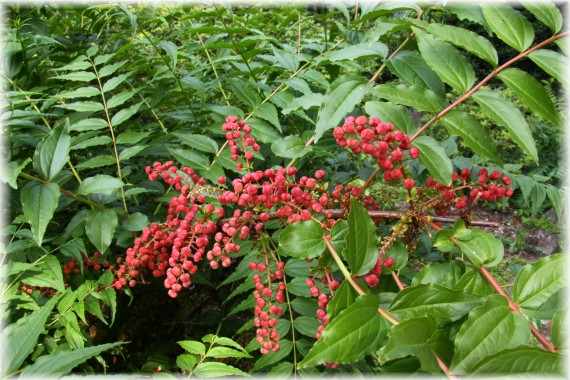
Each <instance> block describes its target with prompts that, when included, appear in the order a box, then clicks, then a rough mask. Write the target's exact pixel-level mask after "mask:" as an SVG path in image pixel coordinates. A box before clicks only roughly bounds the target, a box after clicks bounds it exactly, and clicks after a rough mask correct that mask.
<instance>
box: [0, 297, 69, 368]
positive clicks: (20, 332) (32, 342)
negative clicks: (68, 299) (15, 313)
mask: <svg viewBox="0 0 570 380" xmlns="http://www.w3.org/2000/svg"><path fill="white" fill-rule="evenodd" d="M58 301H59V296H58V295H56V296H55V297H52V298H51V299H50V300H49V301H48V302H47V303H46V304H45V305H43V306H42V307H40V308H39V309H38V310H36V311H34V312H33V313H31V314H28V315H26V316H24V317H22V318H20V319H18V320H17V321H16V322H14V323H12V324H10V325H8V326H6V327H4V328H3V329H2V333H1V334H0V337H1V338H2V339H1V340H2V342H4V343H5V344H4V348H3V349H2V359H1V360H2V373H3V374H4V375H5V376H7V375H10V374H13V373H14V372H16V371H17V370H18V369H19V368H20V366H21V365H22V363H24V360H26V357H27V356H28V354H30V352H32V350H33V349H34V347H35V346H36V343H37V341H38V337H39V336H40V334H41V333H42V331H44V328H45V324H46V322H47V319H48V317H49V315H50V313H51V311H52V309H53V308H54V306H55V305H56V304H57V302H58Z"/></svg>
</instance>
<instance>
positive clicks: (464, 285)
mask: <svg viewBox="0 0 570 380" xmlns="http://www.w3.org/2000/svg"><path fill="white" fill-rule="evenodd" d="M452 289H453V290H458V291H462V292H466V293H471V294H475V295H476V296H482V297H485V296H488V295H490V294H495V289H493V287H492V286H491V285H490V284H489V281H487V280H486V279H485V277H483V275H482V274H481V273H479V271H478V270H475V269H471V270H469V271H467V272H466V273H465V274H464V275H463V276H462V277H461V279H460V280H459V282H458V283H457V284H455V285H454V286H453V288H452Z"/></svg>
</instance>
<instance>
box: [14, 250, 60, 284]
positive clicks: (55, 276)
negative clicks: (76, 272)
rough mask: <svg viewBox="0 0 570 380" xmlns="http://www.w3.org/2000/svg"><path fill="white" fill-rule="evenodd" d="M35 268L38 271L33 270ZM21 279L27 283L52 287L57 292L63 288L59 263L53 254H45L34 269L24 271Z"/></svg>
mask: <svg viewBox="0 0 570 380" xmlns="http://www.w3.org/2000/svg"><path fill="white" fill-rule="evenodd" d="M36 269H37V270H39V272H35V270H36ZM21 281H22V282H23V283H25V284H28V285H33V286H38V287H39V286H45V287H47V288H52V289H55V290H57V291H58V292H63V291H64V290H65V285H64V283H63V273H62V271H61V264H60V263H59V261H58V259H57V258H56V257H55V256H46V257H45V258H44V259H43V260H42V261H41V262H40V263H39V265H38V266H37V267H35V268H34V271H27V272H24V275H23V276H22V278H21Z"/></svg>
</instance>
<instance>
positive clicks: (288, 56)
mask: <svg viewBox="0 0 570 380" xmlns="http://www.w3.org/2000/svg"><path fill="white" fill-rule="evenodd" d="M271 50H272V51H273V55H274V56H275V58H276V60H275V65H276V66H279V67H282V68H284V69H285V70H287V71H289V72H292V73H294V72H295V71H297V69H298V68H299V57H298V56H296V55H295V54H292V53H290V52H289V51H287V50H278V49H277V48H276V47H275V46H271Z"/></svg>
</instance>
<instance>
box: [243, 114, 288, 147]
mask: <svg viewBox="0 0 570 380" xmlns="http://www.w3.org/2000/svg"><path fill="white" fill-rule="evenodd" d="M247 123H248V124H249V126H250V127H251V135H252V136H253V137H254V138H255V139H256V140H258V141H261V142H263V143H266V144H272V143H273V142H274V141H276V140H279V139H281V136H280V135H279V134H278V133H277V132H276V131H275V128H272V127H271V126H270V125H269V124H268V123H266V122H265V121H263V120H261V119H258V118H255V117H252V118H250V119H249V120H248V121H247Z"/></svg>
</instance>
